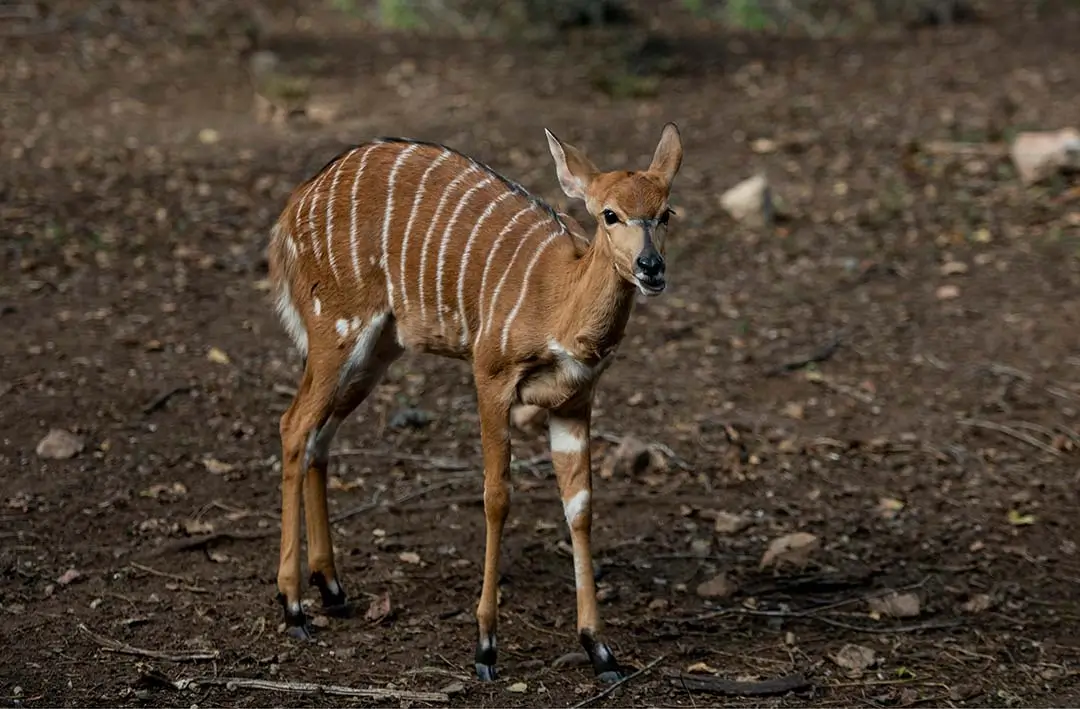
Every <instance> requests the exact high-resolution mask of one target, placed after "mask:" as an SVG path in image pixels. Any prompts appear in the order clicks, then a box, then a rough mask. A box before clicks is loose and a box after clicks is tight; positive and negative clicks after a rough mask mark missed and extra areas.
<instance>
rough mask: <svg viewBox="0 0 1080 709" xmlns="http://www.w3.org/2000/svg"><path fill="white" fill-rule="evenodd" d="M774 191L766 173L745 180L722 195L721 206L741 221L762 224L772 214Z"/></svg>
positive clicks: (756, 224)
mask: <svg viewBox="0 0 1080 709" xmlns="http://www.w3.org/2000/svg"><path fill="white" fill-rule="evenodd" d="M772 201H773V200H772V191H771V190H770V189H769V181H768V179H766V177H765V175H762V174H758V175H754V176H753V177H751V178H748V179H746V180H743V181H742V182H740V183H739V184H737V185H735V186H734V187H732V188H731V189H729V190H728V191H727V192H725V193H724V194H722V195H721V196H720V206H721V207H723V209H724V211H725V212H727V213H728V214H730V215H731V216H732V218H733V219H735V220H736V221H740V222H746V223H748V224H751V225H755V226H760V225H762V224H764V223H766V222H767V221H768V220H769V219H770V218H771V216H772V211H773V204H772Z"/></svg>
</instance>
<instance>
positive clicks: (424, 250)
mask: <svg viewBox="0 0 1080 709" xmlns="http://www.w3.org/2000/svg"><path fill="white" fill-rule="evenodd" d="M474 172H476V166H475V165H472V164H471V163H470V165H469V167H468V169H466V170H465V171H464V172H462V173H461V174H460V175H458V176H457V177H455V178H454V179H453V181H452V182H450V184H449V185H447V186H446V189H444V190H443V193H442V197H440V198H439V203H438V205H436V207H435V214H433V215H432V216H431V224H429V225H428V230H427V233H426V234H424V245H423V246H422V247H420V274H419V275H418V276H417V277H416V280H417V281H418V282H419V283H420V322H422V323H426V322H427V301H425V299H424V282H425V281H426V280H427V276H426V275H425V271H426V270H427V255H428V248H429V245H430V244H431V234H432V233H433V232H434V231H435V225H436V224H438V223H439V216H440V215H442V210H443V207H445V206H446V199H447V197H449V196H450V193H451V192H453V191H454V188H455V187H457V185H458V183H459V182H461V181H462V180H464V179H465V178H466V177H469V176H470V175H472V173H474ZM438 315H439V321H440V322H441V321H442V313H439V314H438Z"/></svg>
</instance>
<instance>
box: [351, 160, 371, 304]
mask: <svg viewBox="0 0 1080 709" xmlns="http://www.w3.org/2000/svg"><path fill="white" fill-rule="evenodd" d="M375 148H376V146H375V145H370V146H368V148H367V150H365V151H364V154H363V156H361V158H360V167H358V168H357V169H356V175H355V176H353V182H352V192H350V196H349V255H350V256H351V257H352V265H353V276H354V277H355V278H356V282H357V283H359V282H360V256H359V254H358V253H357V246H356V237H357V231H358V224H357V221H356V206H357V201H356V194H357V191H358V190H359V189H360V178H361V177H363V176H364V168H366V167H367V161H368V155H370V154H371V151H372V150H374V149H375ZM353 152H355V151H353ZM350 157H351V155H350Z"/></svg>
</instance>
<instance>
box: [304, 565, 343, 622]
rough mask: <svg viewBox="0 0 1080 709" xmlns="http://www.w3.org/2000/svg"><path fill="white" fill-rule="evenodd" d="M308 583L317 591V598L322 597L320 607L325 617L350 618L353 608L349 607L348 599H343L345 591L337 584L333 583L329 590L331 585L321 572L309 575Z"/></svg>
mask: <svg viewBox="0 0 1080 709" xmlns="http://www.w3.org/2000/svg"><path fill="white" fill-rule="evenodd" d="M309 583H310V584H311V585H312V586H314V587H315V588H317V589H319V596H321V597H322V607H323V610H324V611H325V612H326V615H329V616H333V617H334V618H348V617H351V616H352V612H353V608H352V606H350V605H349V603H348V599H347V598H346V597H345V589H343V588H342V587H341V584H340V583H339V582H334V584H333V588H331V584H330V583H329V582H327V580H326V577H325V576H323V574H322V572H321V571H316V572H315V573H313V574H312V575H311V579H310V580H309Z"/></svg>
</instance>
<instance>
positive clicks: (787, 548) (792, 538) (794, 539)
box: [758, 532, 821, 569]
mask: <svg viewBox="0 0 1080 709" xmlns="http://www.w3.org/2000/svg"><path fill="white" fill-rule="evenodd" d="M820 546H821V542H820V541H819V540H818V538H817V537H816V536H814V535H813V534H810V533H808V532H795V533H794V534H787V535H785V536H783V537H779V538H777V539H774V540H772V542H771V543H770V544H769V548H768V549H766V550H765V554H764V555H763V556H762V557H761V563H760V564H759V565H758V568H759V569H765V568H767V567H769V566H772V565H776V566H779V565H781V564H792V565H794V566H805V565H806V563H807V562H808V561H809V560H810V555H811V554H813V553H814V552H815V551H817V550H818V548H820Z"/></svg>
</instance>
